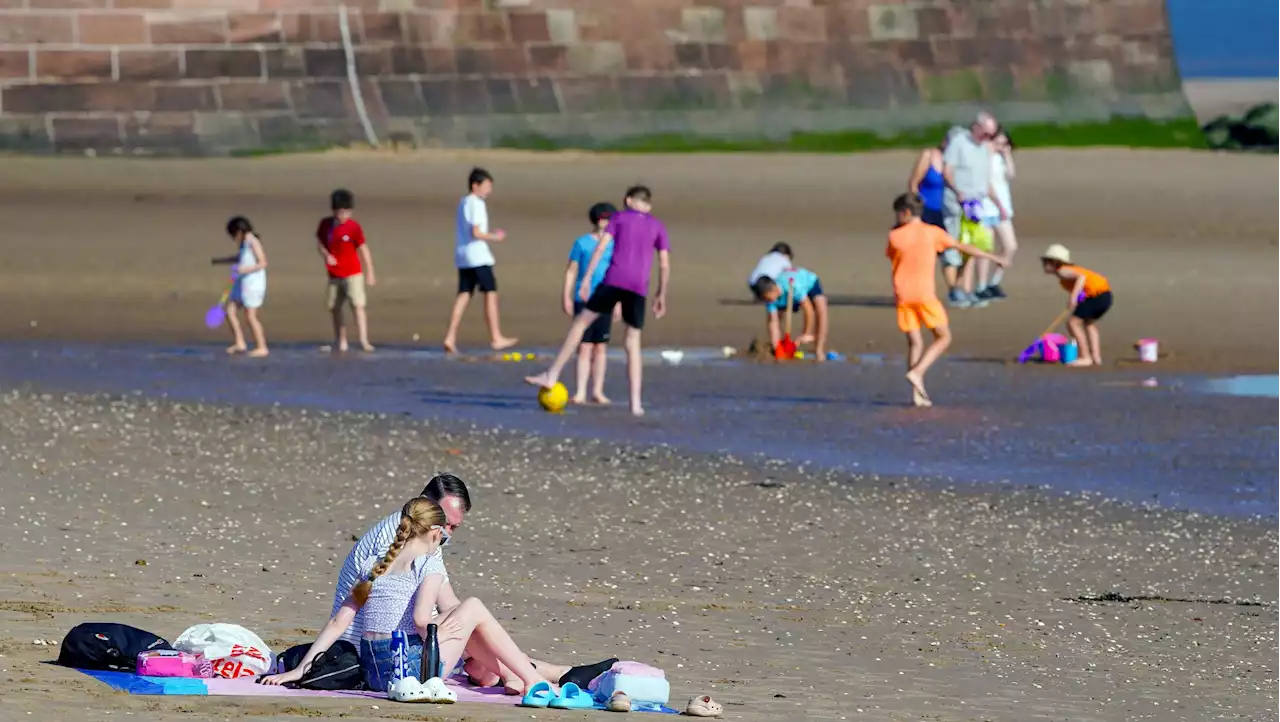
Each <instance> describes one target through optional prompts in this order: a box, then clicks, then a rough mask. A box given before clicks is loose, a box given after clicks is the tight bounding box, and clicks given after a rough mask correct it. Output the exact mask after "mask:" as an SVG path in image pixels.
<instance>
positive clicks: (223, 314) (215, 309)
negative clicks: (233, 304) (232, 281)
mask: <svg viewBox="0 0 1280 722" xmlns="http://www.w3.org/2000/svg"><path fill="white" fill-rule="evenodd" d="M230 296H231V292H230V291H226V292H224V293H223V294H222V298H221V299H220V300H219V301H218V302H217V303H216V304H214V305H213V306H210V307H209V310H208V311H205V312H204V325H205V326H208V327H209V328H218V327H219V326H221V325H222V324H224V323H226V321H227V299H228V298H229V297H230Z"/></svg>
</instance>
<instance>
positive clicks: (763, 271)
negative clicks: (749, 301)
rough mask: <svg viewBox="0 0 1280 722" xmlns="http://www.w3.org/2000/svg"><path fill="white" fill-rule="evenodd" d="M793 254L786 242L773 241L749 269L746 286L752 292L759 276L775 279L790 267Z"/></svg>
mask: <svg viewBox="0 0 1280 722" xmlns="http://www.w3.org/2000/svg"><path fill="white" fill-rule="evenodd" d="M794 258H795V254H793V253H792V252H791V246H790V244H787V243H775V244H773V248H770V249H769V252H768V253H766V254H765V255H764V257H763V258H761V259H760V262H759V263H757V264H756V267H755V268H754V269H753V270H752V271H751V275H750V276H747V288H750V289H751V292H752V293H753V294H754V293H755V291H756V281H759V280H760V279H761V278H768V279H770V280H777V278H778V274H780V273H782V272H783V271H786V270H788V269H789V268H791V265H792V263H793V261H794Z"/></svg>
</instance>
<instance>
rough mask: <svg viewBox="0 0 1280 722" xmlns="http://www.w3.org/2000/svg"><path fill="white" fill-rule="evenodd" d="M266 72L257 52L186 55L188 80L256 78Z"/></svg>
mask: <svg viewBox="0 0 1280 722" xmlns="http://www.w3.org/2000/svg"><path fill="white" fill-rule="evenodd" d="M266 72H267V69H266V68H265V67H263V62H262V53H261V52H259V51H257V50H245V49H240V48H234V49H225V50H188V51H187V53H186V77H188V78H258V77H263V76H264V75H265V73H266Z"/></svg>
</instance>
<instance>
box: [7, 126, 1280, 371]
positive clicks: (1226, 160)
mask: <svg viewBox="0 0 1280 722" xmlns="http://www.w3.org/2000/svg"><path fill="white" fill-rule="evenodd" d="M913 160H914V158H913V156H912V155H911V154H907V153H900V152H891V153H876V154H867V155H857V156H789V155H776V156H772V155H766V156H760V155H756V156H741V155H707V156H596V155H586V154H580V153H565V154H523V153H512V152H478V153H460V152H421V153H406V154H402V155H393V154H386V155H383V154H371V153H358V152H336V153H331V154H325V155H318V156H296V157H277V158H263V159H241V160H209V161H184V160H172V161H148V160H125V159H95V160H90V159H75V158H59V159H32V158H6V159H5V162H4V163H3V164H0V191H2V192H0V212H3V213H4V215H5V217H6V218H7V227H6V234H7V235H9V236H11V237H14V238H18V239H23V240H22V245H21V248H20V250H19V251H18V252H11V253H8V254H5V256H4V259H3V261H2V263H3V264H4V265H3V268H4V270H5V272H6V281H5V283H4V284H0V303H3V304H4V306H5V308H8V309H10V312H9V313H6V314H4V315H3V317H0V338H6V339H31V338H36V339H59V340H70V339H74V340H95V341H101V340H121V339H124V340H133V341H145V342H154V341H200V340H222V338H223V335H222V334H223V332H210V331H207V330H205V329H204V327H203V325H202V323H201V319H202V318H203V314H204V311H205V309H206V308H207V307H208V306H209V305H210V304H211V303H213V302H214V301H215V300H216V299H217V297H218V295H219V294H220V293H221V291H222V290H223V288H224V287H225V283H226V280H225V275H224V273H225V271H224V270H223V269H218V268H211V267H210V266H209V265H208V258H209V257H211V256H213V255H224V254H227V253H230V252H231V251H232V250H233V247H232V246H231V244H230V243H229V242H228V240H227V239H226V236H225V235H224V234H223V232H222V227H223V225H224V224H225V222H226V219H227V218H228V217H229V216H231V215H232V214H236V213H244V214H247V215H248V216H249V217H250V218H251V219H253V221H254V223H255V225H256V226H257V227H258V228H259V230H260V231H261V232H262V235H263V238H264V239H265V243H266V248H267V252H268V255H269V259H270V262H271V267H270V269H269V271H268V274H269V283H268V285H269V290H268V296H267V305H266V307H265V308H264V311H263V318H264V321H265V323H266V325H267V330H268V334H269V335H270V337H271V338H272V339H274V340H277V341H308V342H316V343H320V342H324V341H325V340H327V338H328V335H329V333H330V331H329V327H328V316H327V314H326V312H325V310H324V308H323V299H324V296H323V289H324V282H325V281H324V273H323V269H322V268H321V266H320V265H319V264H320V261H319V259H318V258H317V256H316V254H315V251H314V245H313V242H312V235H311V234H312V231H313V229H314V227H315V224H316V222H317V221H318V219H319V218H320V217H321V216H323V215H324V214H325V213H326V211H327V198H328V193H329V191H330V190H332V189H333V188H334V187H337V186H347V187H349V188H351V189H353V190H354V191H355V192H356V195H357V204H358V208H357V217H358V218H359V219H360V220H361V222H362V223H363V224H364V225H365V227H366V229H367V232H368V235H369V238H370V239H371V247H372V249H373V252H374V256H375V262H376V266H377V268H378V271H379V273H378V280H379V283H378V286H377V287H376V288H374V289H372V294H371V300H370V304H371V305H370V314H371V318H372V329H373V339H374V342H375V343H384V344H414V343H417V344H419V345H423V346H429V347H435V346H437V345H438V343H439V340H440V338H441V337H442V336H443V332H444V325H445V322H446V320H447V314H448V311H449V308H450V304H451V303H452V299H453V296H454V291H455V289H456V285H455V284H456V276H455V270H454V268H453V261H452V258H453V255H452V248H453V213H454V207H455V205H456V203H457V201H458V198H459V197H460V196H461V195H462V194H463V193H464V192H465V190H466V189H465V177H466V172H467V170H468V169H469V168H470V167H471V165H472V164H477V163H478V164H483V165H485V166H487V167H488V168H489V169H490V170H491V171H493V173H494V174H495V176H496V177H497V188H496V190H495V192H494V195H493V196H492V198H491V200H490V216H491V218H492V221H493V225H494V226H496V227H502V228H505V229H506V230H507V231H508V232H509V234H510V240H509V241H508V242H506V243H503V244H500V245H498V246H497V248H496V249H495V253H496V255H497V258H498V267H497V270H498V277H499V283H500V287H501V291H502V303H503V320H504V329H505V330H506V331H507V333H509V334H513V335H517V336H520V337H521V338H522V339H523V340H524V341H525V342H526V343H527V344H532V345H535V346H547V345H550V344H552V343H554V342H558V341H559V339H560V338H562V335H563V333H564V329H565V327H566V320H565V318H564V317H563V316H562V315H561V314H560V312H559V293H560V290H559V289H560V284H561V283H562V278H563V272H564V264H565V258H566V256H567V253H568V249H569V246H570V243H571V241H572V239H573V238H574V237H575V236H576V235H578V234H579V233H581V232H582V231H583V230H585V226H586V220H585V214H586V209H587V208H588V207H589V206H590V205H591V203H592V202H594V201H597V200H608V199H613V200H614V201H615V202H616V201H617V199H618V196H620V195H621V193H622V191H623V189H624V188H625V187H626V186H627V185H629V184H631V183H633V182H637V181H643V182H646V183H649V184H650V185H652V186H653V188H654V190H655V192H656V194H657V195H656V199H655V203H656V212H657V213H658V214H659V215H660V216H661V217H662V218H664V219H665V220H666V221H667V223H668V225H669V227H670V229H671V233H672V243H673V251H672V254H673V255H672V258H673V261H672V262H673V266H674V270H673V277H672V289H671V298H670V313H669V315H668V317H667V318H665V319H663V320H662V321H659V322H654V323H651V324H650V325H649V327H648V328H647V329H646V334H647V337H648V339H649V340H650V342H651V343H653V344H655V345H663V344H666V345H684V346H707V347H719V346H723V345H731V346H735V347H739V348H743V347H745V346H747V345H748V343H749V341H750V340H751V339H752V338H753V337H755V336H756V335H757V334H759V333H761V332H762V330H763V323H762V317H763V313H762V312H761V311H760V309H759V308H754V307H751V306H750V304H749V303H748V302H749V294H748V292H747V289H746V283H745V278H746V275H747V274H748V272H749V271H750V270H751V268H752V266H753V265H754V264H755V262H756V260H757V259H758V258H759V256H760V255H761V254H763V253H764V251H766V250H767V249H768V247H769V246H770V245H772V244H773V243H774V242H776V241H779V240H786V241H788V242H790V243H791V244H792V245H793V246H794V247H795V249H796V251H797V254H798V256H797V261H798V263H800V264H801V265H805V266H807V267H810V268H812V269H814V270H816V271H818V272H819V274H820V275H821V276H822V280H823V285H824V287H825V288H826V290H827V293H828V294H829V296H830V297H831V300H832V304H833V310H832V338H831V343H832V347H833V348H835V349H837V350H840V351H843V352H846V353H852V352H884V351H886V350H888V351H891V352H894V353H899V352H900V348H901V346H902V341H901V338H900V334H899V333H898V330H897V327H896V323H895V320H894V315H893V309H892V306H891V289H890V286H889V271H888V265H887V263H886V261H885V260H884V257H883V247H884V235H885V232H886V230H887V229H888V226H889V225H890V223H891V221H892V216H891V214H890V212H889V210H888V206H889V203H890V201H891V200H892V198H893V196H894V195H895V194H897V193H898V192H899V191H900V190H902V188H903V185H904V184H905V182H906V176H907V172H908V171H909V169H910V166H911V163H912V161H913ZM1017 162H1018V171H1019V176H1018V179H1017V181H1016V183H1015V184H1014V202H1015V206H1016V213H1017V217H1016V223H1017V227H1018V231H1019V237H1020V241H1021V244H1022V246H1023V248H1024V249H1025V250H1024V251H1023V252H1022V255H1021V256H1020V258H1019V260H1018V261H1017V262H1016V263H1015V265H1014V266H1013V268H1012V269H1011V270H1010V271H1009V273H1008V275H1007V277H1006V282H1005V287H1006V288H1007V289H1008V291H1009V293H1010V294H1011V296H1012V297H1013V300H1011V301H1008V302H1005V303H1002V304H998V305H995V306H993V307H991V308H988V309H983V310H975V311H968V312H955V313H953V314H952V324H953V327H954V329H955V333H956V344H955V346H954V351H955V353H957V354H959V355H968V356H973V357H979V358H998V359H1008V358H1012V357H1013V356H1015V355H1016V354H1017V353H1018V352H1019V351H1020V350H1021V349H1022V348H1023V347H1024V346H1025V345H1026V344H1027V343H1029V341H1030V340H1031V339H1032V338H1034V337H1035V335H1036V334H1037V333H1039V332H1040V331H1041V330H1042V329H1043V328H1044V327H1045V325H1046V324H1048V323H1049V322H1050V321H1051V320H1052V319H1053V318H1054V316H1056V315H1057V313H1058V311H1059V310H1060V309H1061V307H1062V305H1063V303H1064V299H1063V294H1062V292H1061V290H1060V289H1059V288H1058V287H1057V285H1056V284H1055V283H1053V282H1052V281H1050V280H1049V279H1048V278H1046V277H1045V276H1044V275H1043V273H1042V272H1041V270H1040V268H1039V265H1038V263H1036V262H1035V261H1034V255H1035V254H1036V253H1038V252H1039V251H1040V250H1042V249H1043V248H1045V247H1046V246H1048V245H1049V244H1050V243H1055V242H1058V243H1065V244H1067V245H1068V246H1069V247H1071V248H1072V249H1073V251H1074V253H1075V254H1076V258H1077V259H1078V260H1079V262H1081V263H1082V264H1084V265H1086V266H1089V267H1092V268H1094V269H1096V270H1098V271H1100V272H1102V273H1104V274H1106V275H1108V276H1109V277H1110V279H1111V281H1112V284H1113V286H1114V287H1115V293H1116V298H1117V301H1116V306H1115V308H1114V310H1113V311H1112V313H1111V314H1110V315H1109V316H1108V318H1107V319H1106V322H1105V323H1104V324H1103V327H1102V328H1103V336H1104V344H1105V350H1106V355H1107V357H1108V359H1109V360H1110V361H1117V360H1124V359H1132V358H1134V355H1135V352H1134V351H1133V349H1132V344H1133V342H1134V341H1135V340H1136V339H1138V338H1144V337H1154V338H1157V339H1159V340H1160V341H1161V345H1162V349H1163V350H1164V351H1165V352H1166V353H1167V354H1168V356H1167V358H1166V359H1165V360H1164V367H1165V368H1176V369H1182V370H1202V369H1217V370H1222V369H1228V370H1243V369H1254V370H1263V371H1274V370H1275V369H1276V368H1277V358H1278V357H1280V345H1278V344H1277V340H1276V339H1277V337H1276V333H1275V331H1274V329H1275V328H1276V327H1277V318H1278V317H1277V314H1276V310H1275V309H1276V305H1275V299H1276V298H1277V296H1278V295H1280V290H1278V285H1277V275H1276V273H1275V271H1274V266H1275V259H1276V253H1277V246H1276V243H1277V226H1276V216H1275V208H1276V206H1275V199H1276V197H1277V194H1278V193H1280V186H1278V184H1277V176H1276V172H1275V158H1274V157H1266V156H1255V155H1246V156H1241V155H1226V154H1212V153H1192V152H1145V151H1123V150H1085V151H1034V152H1031V151H1028V152H1023V153H1020V154H1019V155H1018V157H1017ZM415 334H416V335H417V339H418V340H417V341H416V342H415V340H414V339H415ZM486 342H487V337H486V336H485V333H484V324H483V320H482V318H481V311H480V308H479V304H478V303H477V304H473V308H472V310H471V314H470V317H469V318H468V319H467V321H466V323H465V325H464V330H463V335H462V343H463V344H464V346H469V347H471V348H473V349H474V348H476V347H483V346H484V344H485V343H486Z"/></svg>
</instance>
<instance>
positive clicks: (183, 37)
mask: <svg viewBox="0 0 1280 722" xmlns="http://www.w3.org/2000/svg"><path fill="white" fill-rule="evenodd" d="M146 22H147V26H148V29H149V32H150V38H151V42H152V43H153V44H155V45H199V44H217V45H221V44H223V43H225V42H226V41H227V22H226V18H225V17H224V16H221V15H218V16H213V15H209V16H204V17H199V16H192V15H191V14H179V13H167V12H166V13H148V14H147V15H146Z"/></svg>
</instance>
